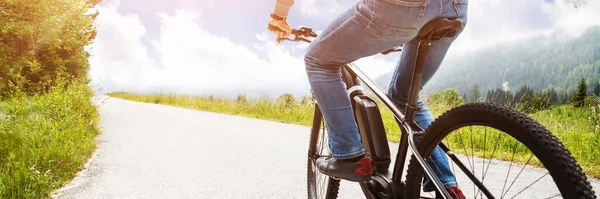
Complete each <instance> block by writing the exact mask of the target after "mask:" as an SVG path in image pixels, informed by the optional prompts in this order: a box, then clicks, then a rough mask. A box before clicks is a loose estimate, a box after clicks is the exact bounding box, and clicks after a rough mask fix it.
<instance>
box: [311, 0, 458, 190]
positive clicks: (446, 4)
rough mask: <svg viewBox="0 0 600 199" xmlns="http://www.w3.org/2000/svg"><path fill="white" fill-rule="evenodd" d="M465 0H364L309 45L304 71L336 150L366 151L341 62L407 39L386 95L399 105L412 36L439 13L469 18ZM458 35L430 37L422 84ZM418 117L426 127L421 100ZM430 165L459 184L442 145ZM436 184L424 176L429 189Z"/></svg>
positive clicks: (340, 155) (411, 58)
mask: <svg viewBox="0 0 600 199" xmlns="http://www.w3.org/2000/svg"><path fill="white" fill-rule="evenodd" d="M466 12H467V0H361V1H359V2H358V3H357V4H356V6H353V7H352V8H350V9H349V10H348V11H346V12H345V13H342V14H341V15H340V16H338V17H337V18H336V19H334V20H333V21H332V22H331V23H330V24H329V26H328V27H327V28H326V29H325V30H324V31H323V33H321V34H320V35H319V36H318V37H317V38H316V39H315V40H314V41H313V42H312V43H311V45H310V47H309V48H308V50H307V53H306V56H305V62H306V72H307V75H308V79H309V82H310V85H311V88H312V90H313V94H314V96H315V98H316V100H317V102H318V103H319V107H320V109H321V111H322V113H323V117H324V118H325V121H326V124H327V130H328V133H329V135H328V136H329V146H330V149H331V151H332V156H333V157H334V158H337V159H348V158H353V157H358V156H360V155H363V154H364V153H365V152H364V149H363V146H362V143H361V140H360V135H359V132H358V127H357V125H356V122H355V119H354V114H353V112H352V105H351V102H350V98H349V97H348V93H347V91H346V89H345V85H344V83H343V82H342V79H341V72H340V70H341V67H342V66H344V65H345V64H347V63H350V62H353V61H355V60H357V59H360V58H363V57H367V56H371V55H375V54H378V53H380V52H383V51H385V50H387V49H391V48H393V47H396V46H400V45H402V44H404V50H403V53H402V58H401V60H400V62H398V65H397V67H396V70H395V72H394V76H393V78H392V81H391V82H390V88H389V90H388V95H389V96H390V97H391V98H392V100H393V101H394V102H395V103H396V104H397V105H398V106H400V107H403V106H404V105H405V104H406V103H407V101H408V93H409V90H410V89H409V88H410V83H411V78H412V71H413V66H414V63H415V61H416V57H415V54H416V50H417V49H416V44H417V41H415V40H414V38H415V37H416V35H417V34H418V32H419V30H420V29H421V28H422V27H423V25H425V24H426V23H427V22H429V21H431V20H433V19H435V18H439V17H450V18H459V19H461V20H462V21H463V23H465V24H466ZM453 40H454V38H444V39H441V40H439V41H435V42H433V43H432V45H431V47H430V49H429V53H428V55H427V59H426V60H427V61H426V62H425V70H424V73H423V80H422V83H421V88H423V86H424V85H425V84H426V83H427V82H428V81H429V80H430V79H431V77H432V76H433V74H434V73H435V72H436V71H437V69H438V67H439V66H440V64H441V62H442V60H443V58H444V56H445V55H446V52H447V50H448V48H449V47H450V44H451V43H452V41H453ZM418 105H419V106H420V107H421V108H422V109H421V110H420V111H418V112H417V113H416V114H415V121H416V122H417V124H419V126H421V127H422V128H427V127H428V126H429V124H431V122H432V121H433V117H432V116H431V114H430V113H429V111H428V110H427V108H426V107H425V106H424V105H423V103H422V102H419V103H418ZM431 159H432V162H430V165H431V167H433V168H434V170H435V171H436V174H437V176H438V177H439V178H440V180H441V181H442V182H443V183H444V184H445V185H446V186H456V180H455V178H454V175H453V174H452V172H451V170H450V168H449V164H448V159H447V157H446V156H445V155H444V152H443V151H442V150H441V149H440V148H439V147H438V148H437V149H436V150H435V151H434V153H433V155H432V158H431ZM433 189H434V186H433V184H432V183H431V181H430V180H429V179H428V178H426V180H425V186H424V190H425V191H431V190H433Z"/></svg>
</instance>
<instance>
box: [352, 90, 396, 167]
mask: <svg viewBox="0 0 600 199" xmlns="http://www.w3.org/2000/svg"><path fill="white" fill-rule="evenodd" d="M353 105H354V116H355V117H356V123H357V124H358V130H359V132H360V137H361V139H362V143H363V146H364V148H365V152H366V153H367V155H368V156H371V159H372V161H373V170H375V171H378V170H387V169H388V168H389V166H390V162H391V159H390V148H389V145H388V140H387V137H386V135H385V128H384V127H383V121H382V119H381V113H380V112H379V107H378V106H377V103H375V101H374V100H373V99H371V98H370V97H368V96H366V95H356V96H354V97H353Z"/></svg>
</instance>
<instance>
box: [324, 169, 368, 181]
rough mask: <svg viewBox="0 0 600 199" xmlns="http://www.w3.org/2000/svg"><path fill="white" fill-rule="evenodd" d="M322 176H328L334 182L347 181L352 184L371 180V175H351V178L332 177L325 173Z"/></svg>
mask: <svg viewBox="0 0 600 199" xmlns="http://www.w3.org/2000/svg"><path fill="white" fill-rule="evenodd" d="M321 173H322V174H325V175H328V176H329V177H331V178H333V179H336V180H340V179H341V180H348V181H352V182H364V181H369V180H371V174H368V175H352V176H334V175H332V174H330V173H327V172H322V171H321Z"/></svg>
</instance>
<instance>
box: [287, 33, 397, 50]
mask: <svg viewBox="0 0 600 199" xmlns="http://www.w3.org/2000/svg"><path fill="white" fill-rule="evenodd" d="M292 35H294V39H290V38H287V37H286V38H277V42H278V43H281V42H282V41H285V40H288V41H303V42H307V43H310V42H311V40H309V39H307V38H309V37H312V38H315V37H317V33H315V32H313V30H312V28H310V27H307V26H300V27H298V29H292ZM402 47H403V45H400V46H398V47H396V48H392V49H389V50H386V51H383V52H382V53H381V54H384V55H387V54H389V53H392V52H399V51H402Z"/></svg>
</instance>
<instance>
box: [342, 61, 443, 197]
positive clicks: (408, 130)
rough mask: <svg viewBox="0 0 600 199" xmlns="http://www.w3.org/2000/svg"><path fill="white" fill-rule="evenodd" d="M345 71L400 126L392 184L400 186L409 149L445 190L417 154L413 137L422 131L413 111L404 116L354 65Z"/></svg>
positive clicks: (439, 187) (440, 188)
mask: <svg viewBox="0 0 600 199" xmlns="http://www.w3.org/2000/svg"><path fill="white" fill-rule="evenodd" d="M345 69H346V70H347V71H348V72H350V73H351V74H352V76H354V77H357V78H358V79H360V80H361V82H363V83H364V85H365V86H366V87H367V88H368V89H369V90H370V91H371V92H373V93H374V94H375V95H376V96H377V97H378V98H379V99H380V100H381V101H382V102H383V104H385V105H386V107H387V108H388V109H389V110H390V111H391V112H392V114H393V115H394V117H395V118H396V119H397V121H399V123H398V125H399V126H400V129H401V132H402V134H401V138H400V146H399V148H398V153H397V155H396V161H395V164H394V170H393V172H392V182H393V183H394V184H396V185H400V184H401V183H402V182H401V179H402V175H403V172H404V171H403V170H404V165H405V164H406V156H407V154H408V153H407V152H408V149H410V150H411V152H412V153H413V155H415V156H416V157H417V158H418V160H419V163H420V164H421V167H423V168H424V169H425V172H426V174H427V175H428V176H429V177H430V178H431V180H432V181H433V183H434V184H435V186H436V187H437V188H438V190H445V189H444V185H443V184H442V182H441V181H440V179H439V178H438V177H437V176H436V175H435V173H434V172H433V169H432V168H431V167H429V165H428V164H427V163H426V162H425V160H424V159H423V157H422V156H421V155H420V154H419V153H418V150H417V145H416V143H415V140H414V136H415V133H416V132H422V131H423V130H422V129H421V128H420V127H419V126H418V125H417V124H416V123H415V122H414V121H413V120H412V115H414V111H415V110H413V111H412V114H411V115H404V114H403V113H402V112H401V111H400V109H399V108H398V107H397V106H396V105H395V104H394V103H393V102H392V100H391V99H390V98H389V97H388V96H387V95H386V94H385V93H384V92H383V90H382V89H381V88H379V86H377V84H375V82H373V80H371V79H370V78H369V77H367V75H365V74H364V73H363V72H362V71H361V70H360V69H359V68H358V67H357V66H356V65H355V64H353V63H350V64H348V65H346V67H345ZM421 71H422V70H421ZM421 74H422V73H421ZM414 83H415V82H414V79H413V86H412V87H413V88H412V89H414V87H417V88H416V89H419V88H418V85H420V84H414ZM419 83H420V79H419ZM412 89H411V90H412ZM411 98H416V97H413V95H410V96H409V102H410V101H411V100H410V99H411ZM414 101H415V104H416V99H414ZM409 109H411V108H410V107H407V112H408V110H409ZM409 121H410V122H409ZM407 138H408V139H407ZM373 153H374V152H373ZM445 194H447V196H446V198H451V197H450V195H449V194H448V193H445Z"/></svg>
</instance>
